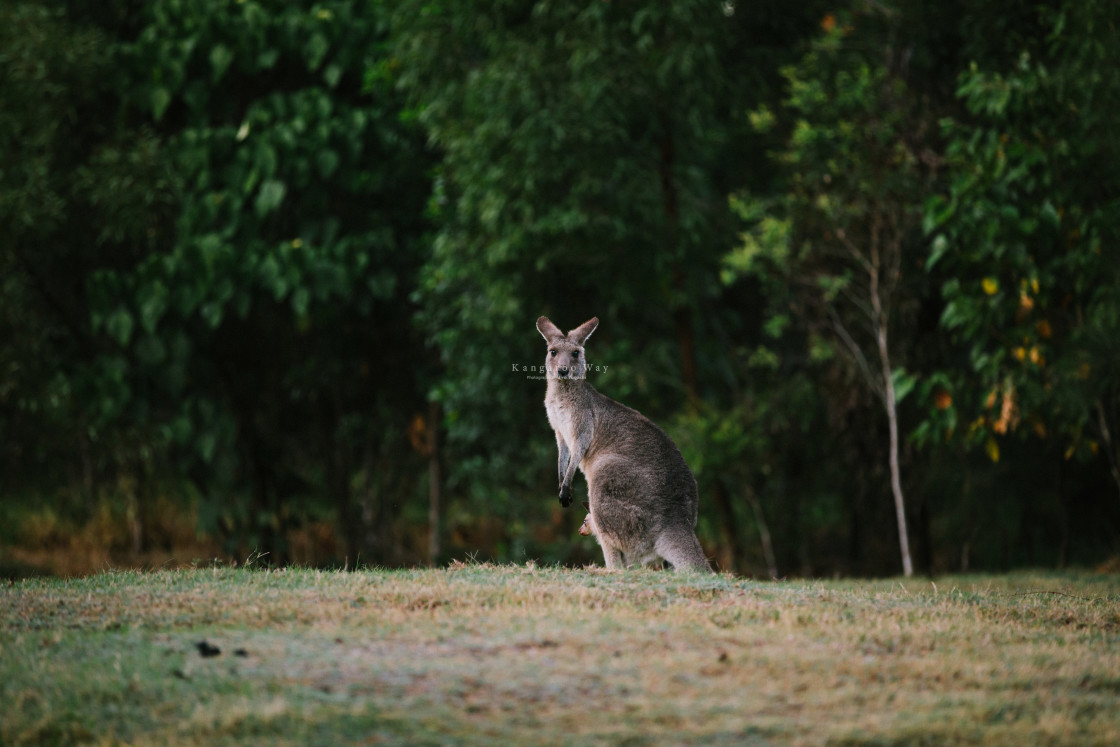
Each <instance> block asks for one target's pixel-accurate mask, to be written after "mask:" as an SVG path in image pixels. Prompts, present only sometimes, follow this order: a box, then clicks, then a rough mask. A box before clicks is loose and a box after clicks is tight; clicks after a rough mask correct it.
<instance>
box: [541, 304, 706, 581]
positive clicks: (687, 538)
mask: <svg viewBox="0 0 1120 747" xmlns="http://www.w3.org/2000/svg"><path fill="white" fill-rule="evenodd" d="M598 325H599V319H598V318H597V317H595V318H592V319H590V320H588V321H586V322H584V323H583V324H581V325H580V326H579V327H576V328H575V329H573V330H572V331H570V332H569V333H568V334H566V335H565V334H564V333H563V332H561V331H560V328H559V327H557V326H556V325H555V324H553V323H552V322H550V321H549V320H548V318H547V317H543V316H542V317H541V318H539V319H537V330H538V331H539V332H540V333H541V335H542V336H543V337H544V339H545V342H547V343H548V352H547V353H546V354H545V371H546V374H547V378H548V391H547V393H546V395H545V398H544V406H545V409H546V410H547V411H548V422H549V425H551V426H552V429H553V430H554V431H556V446H557V448H558V450H559V452H560V458H559V461H558V463H557V473H558V477H559V479H560V504H561V505H563V506H565V507H566V506H569V505H571V502H572V478H573V477H575V473H576V469H577V468H578V469H579V470H580V471H582V472H583V475H584V477H585V478H586V479H587V492H588V496H589V497H590V509H589V510H590V515H589V519H588V524H589V526H590V529H591V534H592V535H594V537H595V539H596V540H598V542H599V546H600V547H602V548H603V559H604V560H605V561H606V564H607V568H623V567H628V566H632V565H641V564H644V563H646V562H648V561H650V560H656V559H657V558H658V557H662V558H664V559H665V560H668V561H669V562H670V563H672V564H673V568H675V569H676V570H686V569H687V570H697V571H704V572H711V567H710V566H709V565H708V559H707V558H706V557H704V551H703V550H702V549H701V548H700V542H699V541H698V540H697V539H696V532H695V531H694V530H695V527H696V504H697V490H696V478H694V477H693V476H692V471H691V470H690V469H689V468H688V465H687V464H685V461H684V457H682V456H681V452H680V450H679V449H677V446H676V444H674V443H673V441H672V440H671V439H670V438H669V436H667V435H666V434H665V431H663V430H661V429H660V428H658V427H657V426H656V425H655V424H654V423H653V422H652V421H651V420H649V419H648V418H647V417H645V416H644V415H642V414H641V413H640V412H638V411H637V410H632V409H630V408H629V407H626V406H625V405H622V404H619V403H618V402H615V401H614V400H613V399H610V398H609V397H606V396H604V395H603V394H600V393H599V392H598V391H597V390H596V389H595V387H593V386H591V384H589V383H588V382H587V379H586V375H587V361H586V360H585V358H584V354H583V353H584V350H583V345H584V343H585V342H587V338H588V337H590V336H591V333H592V332H594V331H595V328H596V327H597V326H598Z"/></svg>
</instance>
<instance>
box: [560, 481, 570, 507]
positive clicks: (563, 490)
mask: <svg viewBox="0 0 1120 747" xmlns="http://www.w3.org/2000/svg"><path fill="white" fill-rule="evenodd" d="M560 505H561V506H563V507H564V508H567V507H568V506H570V505H572V486H571V485H561V486H560Z"/></svg>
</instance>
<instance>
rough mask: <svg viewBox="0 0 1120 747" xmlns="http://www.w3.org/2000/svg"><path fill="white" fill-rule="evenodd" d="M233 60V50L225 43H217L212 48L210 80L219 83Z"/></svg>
mask: <svg viewBox="0 0 1120 747" xmlns="http://www.w3.org/2000/svg"><path fill="white" fill-rule="evenodd" d="M231 62H233V52H231V51H230V48H229V47H227V46H226V45H225V44H215V45H214V46H213V48H212V49H211V50H210V68H211V75H210V80H211V81H212V82H214V83H217V82H218V81H220V80H221V79H222V76H223V75H225V74H226V70H228V69H229V66H230V63H231Z"/></svg>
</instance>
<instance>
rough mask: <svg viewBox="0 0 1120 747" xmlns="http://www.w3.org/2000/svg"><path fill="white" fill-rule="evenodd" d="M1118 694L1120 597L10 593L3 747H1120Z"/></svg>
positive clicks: (403, 578)
mask: <svg viewBox="0 0 1120 747" xmlns="http://www.w3.org/2000/svg"><path fill="white" fill-rule="evenodd" d="M203 642H205V647H204V646H201V645H200V644H202V643H203ZM204 653H205V654H206V655H203V654H204ZM1117 672H1120V578H1117V577H1116V576H1109V575H1090V574H1086V575H1070V574H1066V575H1014V576H1009V577H970V578H948V579H939V580H938V581H937V582H936V583H932V582H930V581H928V580H927V581H906V582H900V581H897V580H893V581H874V582H859V581H842V582H783V583H770V582H766V583H760V582H752V581H744V580H740V579H735V578H731V577H728V576H695V577H693V576H687V575H675V574H672V573H663V572H655V571H646V570H642V571H630V572H624V573H610V574H607V573H600V572H589V571H586V570H564V569H557V568H538V567H535V566H532V565H530V566H502V567H496V566H488V565H457V566H455V567H453V568H448V569H442V570H413V571H359V572H350V573H345V572H319V571H309V570H246V569H228V568H211V569H204V570H199V569H196V570H185V571H161V572H155V573H107V574H102V575H98V576H93V577H89V578H84V579H74V580H70V581H58V580H41V579H29V580H26V581H23V582H19V583H16V584H10V585H7V586H5V587H3V588H2V590H0V702H3V703H4V704H5V706H4V711H5V712H4V718H3V720H2V722H0V742H3V743H5V744H20V743H39V742H48V743H49V742H56V743H61V742H76V741H96V742H104V741H109V742H111V741H115V740H121V741H128V742H134V743H152V742H157V743H183V744H201V743H207V744H212V743H222V742H237V743H245V742H250V743H252V742H255V741H260V742H268V743H269V744H276V743H280V744H306V743H315V742H331V743H334V742H345V741H354V742H371V741H372V742H376V741H387V742H390V743H392V742H403V741H407V742H410V743H449V742H450V743H462V744H474V743H479V744H481V743H494V742H502V743H552V744H564V743H572V744H588V743H603V744H619V743H632V744H645V743H651V744H653V743H704V744H722V743H726V744H752V743H753V744H767V743H775V744H786V743H790V744H820V743H822V742H835V743H851V744H863V743H868V742H874V743H914V742H918V743H921V742H930V743H943V742H963V743H985V744H992V743H1006V742H1012V741H1015V742H1021V743H1030V744H1071V743H1076V744H1110V743H1115V742H1117V741H1118V740H1120V710H1118V709H1117V708H1116V707H1115V705H1116V702H1117V695H1118V693H1120V676H1118V675H1117V674H1116V673H1117Z"/></svg>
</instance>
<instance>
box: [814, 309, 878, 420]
mask: <svg viewBox="0 0 1120 747" xmlns="http://www.w3.org/2000/svg"><path fill="white" fill-rule="evenodd" d="M828 317H829V321H831V322H832V328H833V330H835V332H836V334H837V336H838V337H839V338H840V340H841V341H842V342H843V343H844V347H846V348H847V349H848V354H849V355H851V356H852V359H853V360H855V362H856V364H857V365H858V366H859V368H860V370H861V371H862V372H863V376H864V378H865V379H866V380H867V384H868V386H870V387H871V391H873V392H874V393H875V394H876V396H878V397H879V398H880V399H882V400H884V401H886V397H887V394H886V388H885V385H884V384H883V382H882V381H880V380H879V378H878V377H876V376H875V374H873V373H872V372H871V366H870V365H869V364H868V362H867V357H866V356H865V355H864V354H863V350H862V349H861V348H860V346H859V345H858V344H857V343H856V341H855V340H854V339H852V336H851V334H849V333H848V329H847V327H845V326H844V322H842V321H840V316H839V315H838V314H837V313H836V309H834V308H832V306H829V307H828Z"/></svg>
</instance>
